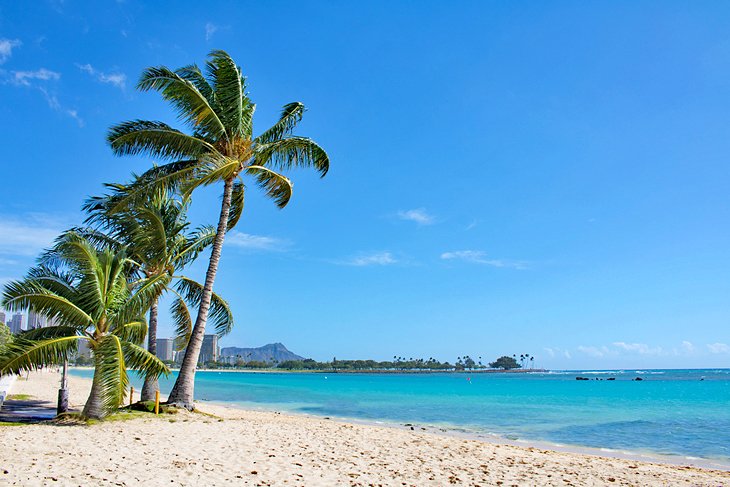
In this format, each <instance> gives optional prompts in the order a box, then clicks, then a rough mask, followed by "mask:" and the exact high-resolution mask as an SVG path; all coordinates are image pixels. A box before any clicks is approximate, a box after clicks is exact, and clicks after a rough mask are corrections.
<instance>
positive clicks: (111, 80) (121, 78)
mask: <svg viewBox="0 0 730 487" xmlns="http://www.w3.org/2000/svg"><path fill="white" fill-rule="evenodd" d="M76 67H77V68H79V69H80V70H81V71H84V72H85V73H88V74H89V75H91V76H92V77H93V78H94V79H96V80H97V81H98V82H100V83H106V84H110V85H112V86H115V87H117V88H119V89H120V90H124V88H125V87H126V83H127V75H125V74H124V73H105V72H103V71H99V70H98V69H96V68H95V67H93V66H92V65H91V64H88V63H87V64H76Z"/></svg>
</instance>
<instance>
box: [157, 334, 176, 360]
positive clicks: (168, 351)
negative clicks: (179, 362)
mask: <svg viewBox="0 0 730 487" xmlns="http://www.w3.org/2000/svg"><path fill="white" fill-rule="evenodd" d="M157 358H159V359H160V360H162V361H168V360H169V361H172V360H175V339H174V338H158V339H157Z"/></svg>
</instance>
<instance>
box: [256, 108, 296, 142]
mask: <svg viewBox="0 0 730 487" xmlns="http://www.w3.org/2000/svg"><path fill="white" fill-rule="evenodd" d="M305 110H306V108H304V103H301V102H298V101H295V102H294V103H288V104H286V105H284V108H283V109H282V111H281V117H279V121H278V122H276V123H275V124H274V125H273V126H272V127H271V128H270V129H268V130H267V131H266V132H264V133H262V134H261V135H259V136H258V137H256V142H257V143H259V144H268V143H270V142H275V141H277V140H280V139H281V138H282V137H284V136H285V135H290V134H291V133H292V132H293V131H294V128H295V127H296V126H297V124H298V123H299V122H301V120H302V117H303V116H304V111H305Z"/></svg>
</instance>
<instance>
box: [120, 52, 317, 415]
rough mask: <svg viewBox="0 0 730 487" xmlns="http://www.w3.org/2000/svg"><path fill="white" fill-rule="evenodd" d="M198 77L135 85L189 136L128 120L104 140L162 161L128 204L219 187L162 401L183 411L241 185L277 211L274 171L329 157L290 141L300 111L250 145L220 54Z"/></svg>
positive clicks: (244, 103)
mask: <svg viewBox="0 0 730 487" xmlns="http://www.w3.org/2000/svg"><path fill="white" fill-rule="evenodd" d="M205 71H206V72H205V74H204V73H203V72H202V71H201V70H200V69H199V68H198V67H197V66H195V65H191V66H186V67H183V68H180V69H177V70H174V71H173V70H171V69H169V68H166V67H164V66H161V67H154V68H148V69H146V70H145V71H144V72H143V73H142V77H141V79H140V81H139V83H138V85H137V87H138V89H140V90H142V91H149V90H156V91H158V92H159V93H160V94H161V95H162V97H163V98H164V99H165V100H167V101H168V102H170V103H171V104H172V106H173V107H174V108H175V110H176V111H177V113H178V118H179V119H180V120H181V121H182V122H183V123H184V124H185V125H186V126H187V127H188V128H189V129H190V130H191V133H184V132H182V131H180V130H177V129H174V128H173V127H171V126H170V125H167V124H166V123H163V122H159V121H144V120H133V121H129V122H124V123H121V124H119V125H116V126H114V127H112V128H111V129H110V131H109V135H108V141H109V143H110V145H111V148H112V150H113V151H114V153H115V154H117V155H136V154H146V155H149V156H152V157H153V158H156V159H159V160H161V161H166V164H163V165H161V166H156V167H153V168H152V169H150V170H149V171H147V172H146V173H144V174H143V175H142V176H141V179H140V180H139V181H138V182H137V183H136V184H135V185H134V186H133V187H132V188H130V190H131V191H130V193H129V194H130V197H134V195H135V194H137V193H139V194H143V193H145V192H149V191H150V187H152V186H168V187H174V188H176V189H179V190H180V191H181V193H182V194H183V196H184V197H186V198H187V196H189V195H190V194H191V193H192V191H193V190H195V189H196V188H198V187H200V186H207V185H212V184H216V185H222V186H223V198H222V203H221V208H220V213H219V215H218V225H217V227H216V235H215V238H214V240H213V245H212V251H211V255H210V261H209V264H208V270H207V272H206V276H205V284H204V287H203V292H202V295H201V300H200V307H199V309H198V315H197V318H196V320H195V326H194V327H193V332H192V335H191V337H190V342H189V345H188V347H187V351H186V353H185V358H184V360H183V363H182V365H181V367H180V373H179V375H178V378H177V380H176V382H175V385H174V387H173V389H172V391H171V393H170V396H169V398H168V401H169V402H170V403H171V404H174V405H177V406H182V407H186V408H188V409H193V408H194V404H193V397H194V386H195V369H196V365H197V361H198V356H199V354H200V347H201V345H202V342H203V335H204V334H205V325H206V321H207V318H208V311H209V308H210V302H211V296H212V293H213V283H214V281H215V276H216V272H217V270H218V263H219V261H220V256H221V250H222V248H223V241H224V238H225V232H226V231H227V230H229V229H231V228H232V227H233V226H235V224H236V223H237V222H238V220H239V218H240V216H241V212H242V211H243V201H244V190H245V186H244V182H243V177H244V176H245V177H247V178H250V179H251V180H252V181H253V183H254V184H256V185H258V186H259V187H260V188H261V189H262V190H263V191H264V192H265V194H266V195H267V196H269V197H270V198H272V199H273V200H274V203H275V204H276V205H277V206H278V207H280V208H283V207H284V206H286V204H287V203H288V202H289V199H290V198H291V195H292V184H291V181H289V179H287V178H286V177H284V176H283V175H282V174H280V173H279V171H281V170H286V169H290V168H293V167H313V168H314V169H316V170H317V171H319V173H320V174H321V175H322V176H324V175H325V174H326V173H327V170H328V169H329V157H328V156H327V153H326V152H325V151H324V150H323V149H322V148H321V147H320V146H319V145H317V144H316V143H315V142H314V141H312V140H311V139H308V138H305V137H299V136H294V135H292V133H293V131H294V129H295V127H296V126H297V124H298V123H299V121H301V119H302V116H303V114H304V110H305V109H304V105H303V104H302V103H299V102H294V103H289V104H287V105H285V106H284V108H283V110H282V113H281V117H280V118H279V121H278V122H276V123H275V124H274V125H273V126H272V127H271V128H269V129H268V130H265V131H264V132H262V133H261V134H259V135H258V136H255V137H254V135H253V114H254V110H255V107H256V105H255V104H254V103H252V101H251V99H250V98H249V96H248V93H247V92H246V78H245V77H244V76H243V72H242V70H241V68H240V67H239V66H237V65H236V63H235V62H234V61H233V59H231V57H230V56H229V55H228V54H227V53H226V52H224V51H213V52H211V53H210V55H209V58H208V61H207V62H206V66H205Z"/></svg>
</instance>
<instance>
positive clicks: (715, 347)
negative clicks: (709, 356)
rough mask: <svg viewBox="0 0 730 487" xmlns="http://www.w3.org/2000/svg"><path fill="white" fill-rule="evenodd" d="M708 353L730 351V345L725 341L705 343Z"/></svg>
mask: <svg viewBox="0 0 730 487" xmlns="http://www.w3.org/2000/svg"><path fill="white" fill-rule="evenodd" d="M707 350H709V351H710V353H730V345H728V344H726V343H710V344H708V345H707Z"/></svg>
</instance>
